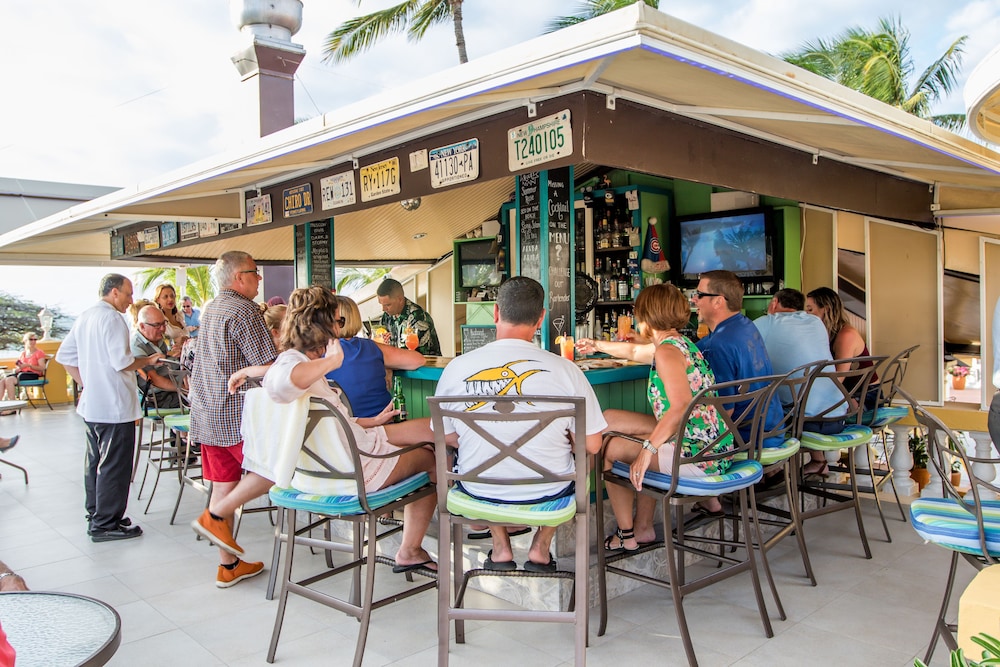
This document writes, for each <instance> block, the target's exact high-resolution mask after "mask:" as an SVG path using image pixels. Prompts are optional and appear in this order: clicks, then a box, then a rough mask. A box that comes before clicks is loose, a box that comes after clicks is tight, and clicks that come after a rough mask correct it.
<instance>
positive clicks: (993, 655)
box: [913, 632, 1000, 667]
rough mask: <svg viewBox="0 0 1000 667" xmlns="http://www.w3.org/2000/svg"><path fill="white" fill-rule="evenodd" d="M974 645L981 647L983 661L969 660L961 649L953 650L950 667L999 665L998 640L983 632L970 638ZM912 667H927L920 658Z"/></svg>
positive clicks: (999, 645) (999, 641)
mask: <svg viewBox="0 0 1000 667" xmlns="http://www.w3.org/2000/svg"><path fill="white" fill-rule="evenodd" d="M971 639H972V641H973V642H974V643H976V644H979V645H980V646H982V647H983V659H982V660H981V661H979V662H976V661H975V660H969V659H968V658H966V657H965V654H964V653H963V652H962V649H955V650H954V651H952V652H951V662H950V663H949V664H950V665H951V667H997V666H998V665H1000V640H997V638H996V637H992V636H990V635H988V634H986V633H985V632H980V633H979V634H978V635H976V636H975V637H972V638H971ZM913 667H927V665H926V663H924V661H923V660H921V659H920V658H917V659H916V660H914V661H913Z"/></svg>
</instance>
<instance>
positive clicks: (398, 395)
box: [392, 377, 406, 423]
mask: <svg viewBox="0 0 1000 667" xmlns="http://www.w3.org/2000/svg"><path fill="white" fill-rule="evenodd" d="M392 409H393V410H399V414H398V415H396V416H395V417H394V418H393V421H395V422H397V423H398V422H405V421H406V396H404V395H403V380H402V378H399V377H395V378H393V379H392Z"/></svg>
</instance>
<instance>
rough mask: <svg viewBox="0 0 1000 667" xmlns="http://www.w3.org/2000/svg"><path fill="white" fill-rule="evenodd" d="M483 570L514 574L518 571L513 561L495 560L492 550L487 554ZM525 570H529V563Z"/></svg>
mask: <svg viewBox="0 0 1000 667" xmlns="http://www.w3.org/2000/svg"><path fill="white" fill-rule="evenodd" d="M483 569H485V570H492V571H494V572H513V571H514V570H516V569H517V563H516V562H514V561H512V560H499V561H498V560H493V549H490V552H489V553H488V554H486V562H485V563H483ZM524 569H528V564H527V563H525V565H524Z"/></svg>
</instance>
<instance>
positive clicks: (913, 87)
mask: <svg viewBox="0 0 1000 667" xmlns="http://www.w3.org/2000/svg"><path fill="white" fill-rule="evenodd" d="M967 39H968V36H967V35H963V36H962V37H959V38H958V39H956V40H955V41H954V42H952V43H951V45H950V46H949V47H948V48H947V49H946V50H945V51H944V53H942V54H941V55H940V56H939V57H938V58H937V60H935V61H934V62H933V63H931V65H930V66H929V67H927V69H925V70H924V71H923V73H922V74H921V75H920V76H919V77H917V79H916V80H915V81H912V78H913V74H914V72H915V71H916V70H915V69H914V65H913V58H912V56H911V54H910V32H909V31H908V30H907V29H906V28H905V27H903V25H902V23H901V21H900V19H899V18H898V17H895V18H880V19H879V21H878V27H877V28H875V29H874V30H870V29H867V28H859V27H854V28H848V29H847V30H846V31H844V32H843V33H841V34H840V35H838V36H836V37H834V38H833V39H831V40H823V39H818V40H816V41H815V42H806V43H805V44H803V45H802V46H801V47H800V48H799V49H798V50H797V51H792V52H788V53H785V54H782V56H781V57H782V58H784V59H785V60H786V61H787V62H790V63H792V64H793V65H798V66H799V67H802V68H803V69H807V70H809V71H810V72H813V73H815V74H819V75H820V76H823V77H826V78H827V79H831V80H833V81H836V82H837V83H839V84H841V85H844V86H847V87H848V88H853V89H854V90H857V91H859V92H862V93H864V94H865V95H868V96H869V97H874V98H875V99H877V100H880V101H882V102H885V103H886V104H890V105H892V106H894V107H896V108H898V109H902V110H903V111H906V112H908V113H911V114H913V115H914V116H918V117H920V118H925V119H927V120H930V121H931V122H933V123H935V124H936V125H940V126H941V127H944V128H947V129H949V130H955V131H957V130H961V129H962V128H963V127H964V126H965V114H943V115H933V114H932V113H931V106H932V105H933V104H934V103H935V102H937V101H939V100H940V99H941V98H942V97H945V96H947V95H948V94H949V93H951V92H952V90H954V89H955V84H956V79H957V78H958V74H959V72H960V71H961V68H962V52H963V47H964V46H965V42H966V40H967Z"/></svg>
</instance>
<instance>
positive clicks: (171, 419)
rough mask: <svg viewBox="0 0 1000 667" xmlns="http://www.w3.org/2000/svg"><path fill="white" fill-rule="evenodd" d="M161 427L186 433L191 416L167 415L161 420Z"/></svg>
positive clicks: (189, 425)
mask: <svg viewBox="0 0 1000 667" xmlns="http://www.w3.org/2000/svg"><path fill="white" fill-rule="evenodd" d="M163 425H164V426H166V427H167V428H169V429H170V430H172V431H183V432H184V433H187V432H188V429H189V428H190V427H191V415H190V414H184V415H182V414H180V413H178V414H172V415H167V416H166V417H164V418H163Z"/></svg>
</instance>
